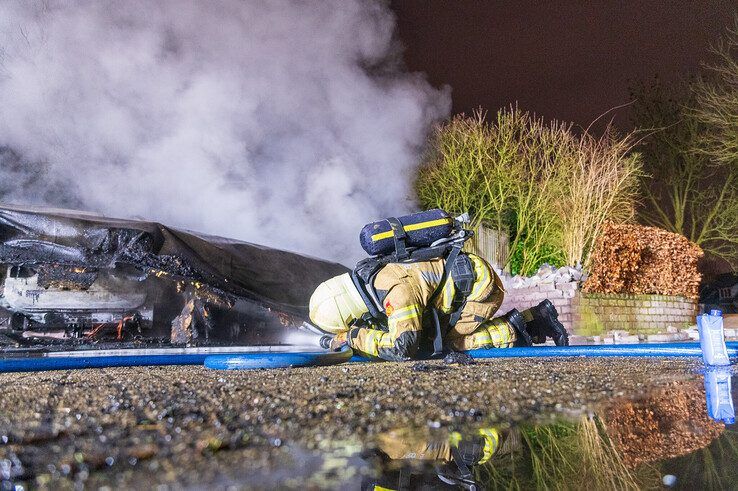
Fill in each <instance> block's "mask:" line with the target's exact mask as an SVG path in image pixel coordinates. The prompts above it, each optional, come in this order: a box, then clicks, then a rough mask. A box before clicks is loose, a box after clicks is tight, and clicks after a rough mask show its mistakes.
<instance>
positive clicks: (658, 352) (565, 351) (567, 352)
mask: <svg viewBox="0 0 738 491" xmlns="http://www.w3.org/2000/svg"><path fill="white" fill-rule="evenodd" d="M726 345H727V347H728V356H730V357H735V356H738V342H729V343H726ZM468 353H469V354H470V355H471V356H472V357H473V358H524V357H536V358H540V357H551V356H567V357H568V356H585V357H596V356H654V357H655V356H669V357H675V356H676V357H689V356H702V349H701V348H700V344H699V343H652V344H648V343H644V344H611V345H607V344H605V345H582V346H539V347H528V348H522V347H521V348H507V349H499V348H498V349H479V350H472V351H468Z"/></svg>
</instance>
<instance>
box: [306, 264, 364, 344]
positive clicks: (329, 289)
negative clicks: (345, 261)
mask: <svg viewBox="0 0 738 491" xmlns="http://www.w3.org/2000/svg"><path fill="white" fill-rule="evenodd" d="M368 311H369V309H368V308H367V306H366V304H365V303H364V301H363V300H362V298H361V295H360V294H359V291H358V290H357V289H356V286H354V283H353V281H351V277H350V276H349V274H348V273H344V274H342V275H340V276H335V277H333V278H331V279H329V280H327V281H324V282H323V283H321V284H320V285H318V288H316V289H315V291H314V292H313V295H312V296H311V297H310V320H312V321H313V323H314V324H315V325H316V326H318V327H319V328H321V329H323V330H324V331H326V332H329V333H331V334H338V333H340V332H345V331H348V329H349V326H350V325H351V323H352V322H353V321H355V320H356V319H359V318H361V316H362V315H364V314H366V313H367V312H368Z"/></svg>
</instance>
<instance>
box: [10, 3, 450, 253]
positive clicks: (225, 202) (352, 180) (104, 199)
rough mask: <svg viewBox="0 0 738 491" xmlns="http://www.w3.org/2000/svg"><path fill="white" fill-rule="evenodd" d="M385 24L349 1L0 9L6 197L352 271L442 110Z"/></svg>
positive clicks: (397, 198) (393, 207) (403, 200)
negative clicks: (146, 222) (254, 246)
mask: <svg viewBox="0 0 738 491" xmlns="http://www.w3.org/2000/svg"><path fill="white" fill-rule="evenodd" d="M393 31H394V19H393V17H392V14H391V12H390V11H389V10H388V8H387V7H386V5H385V4H384V3H379V2H371V1H359V0H333V1H329V0H315V1H311V2H308V1H298V0H295V1H288V0H248V1H241V0H217V1H216V0H207V1H206V0H157V1H149V0H146V1H145V0H127V1H125V2H117V1H103V0H89V1H84V0H69V1H59V0H56V1H55V0H46V1H31V0H17V1H16V0H6V1H4V2H2V3H0V199H1V200H3V201H5V202H13V203H31V204H50V205H60V206H66V207H77V208H83V209H87V210H91V211H96V212H101V213H104V214H106V215H108V216H123V217H141V218H148V219H155V220H160V221H163V222H165V223H168V224H171V225H175V226H180V227H184V228H189V229H193V230H198V231H203V232H206V233H211V234H217V235H222V236H227V237H236V238H239V239H244V240H249V241H252V242H257V243H261V244H265V245H270V246H277V247H282V248H286V249H290V250H295V251H300V252H305V253H309V254H313V255H317V256H322V257H327V258H332V259H336V260H340V261H343V262H346V263H350V262H351V261H353V260H355V259H356V258H357V257H358V256H359V254H360V252H361V251H360V249H359V247H358V244H357V242H358V239H357V237H358V231H359V228H360V226H361V225H362V224H363V223H364V222H366V221H368V220H372V219H375V218H378V217H381V216H383V215H386V214H391V213H399V212H402V211H405V210H407V209H408V208H410V207H411V202H410V201H409V196H410V194H411V193H410V187H409V186H410V180H411V179H412V173H413V172H412V171H413V168H414V166H415V165H416V163H417V159H418V153H419V151H420V147H421V145H422V143H423V141H424V137H425V133H426V131H427V129H428V126H429V124H430V123H431V122H432V121H433V120H434V119H437V118H440V117H443V116H444V115H445V114H446V113H447V112H448V110H449V106H450V101H449V96H448V93H447V92H445V91H444V92H439V91H436V90H434V89H433V88H432V87H430V86H429V85H428V84H427V83H426V82H425V80H424V78H423V77H422V76H421V75H418V74H408V73H404V72H403V71H402V70H401V69H400V68H398V65H397V64H395V63H394V62H393V60H397V59H398V56H397V55H398V53H397V45H396V43H395V42H394V40H393V39H394V38H393Z"/></svg>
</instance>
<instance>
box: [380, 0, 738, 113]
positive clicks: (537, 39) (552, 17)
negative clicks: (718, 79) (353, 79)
mask: <svg viewBox="0 0 738 491" xmlns="http://www.w3.org/2000/svg"><path fill="white" fill-rule="evenodd" d="M391 5H392V8H393V10H394V11H395V12H396V14H397V22H398V27H399V37H400V39H401V41H402V43H403V44H404V46H405V54H404V58H405V61H406V63H407V65H408V68H409V69H411V70H414V71H423V72H425V73H426V74H427V75H428V79H429V80H430V82H431V83H432V84H433V85H436V86H442V85H446V84H447V85H450V86H451V87H452V89H453V91H452V97H453V111H454V112H455V113H458V112H467V113H468V112H470V111H471V110H473V109H474V108H476V107H478V106H480V105H481V106H482V107H484V108H486V109H488V110H490V111H496V110H497V109H498V108H500V107H503V106H506V105H508V104H510V103H511V102H515V101H518V103H519V105H520V107H521V108H523V109H526V110H529V111H533V112H536V113H537V114H539V115H541V116H543V117H544V118H546V119H551V118H556V119H561V120H565V121H573V122H575V123H577V124H579V125H583V126H586V125H587V124H588V123H590V122H591V121H592V120H593V119H595V118H596V117H597V116H599V115H600V114H602V113H603V112H605V111H606V110H608V109H610V108H612V107H615V106H618V105H621V104H623V103H627V102H628V101H629V100H630V98H629V95H628V87H629V86H631V85H632V84H633V81H635V80H650V79H652V78H653V77H654V76H655V75H656V74H658V75H659V77H661V78H662V79H663V80H673V79H678V78H680V77H684V76H686V75H688V74H689V73H694V72H695V71H696V70H697V68H698V67H699V65H700V60H703V59H705V58H706V56H707V55H708V53H707V51H708V48H709V45H710V43H712V42H714V41H715V40H716V39H717V38H718V37H719V36H720V34H722V33H723V32H724V29H725V28H726V27H727V26H728V25H730V24H731V23H732V19H733V15H734V13H735V12H736V11H738V1H736V0H733V1H683V0H673V1H638V2H636V1H630V2H622V1H603V0H592V1H586V2H584V1H581V2H571V1H570V2H563V1H557V2H546V3H545V4H544V2H534V1H527V0H525V1H523V0H519V1H494V2H491V1H490V2H486V1H468V0H454V1H450V0H449V1H441V0H431V1H429V0H394V1H392V2H391ZM616 122H617V123H618V124H619V125H620V126H623V127H625V126H628V125H629V117H628V114H627V110H625V111H622V110H621V111H619V113H618V115H617V118H616Z"/></svg>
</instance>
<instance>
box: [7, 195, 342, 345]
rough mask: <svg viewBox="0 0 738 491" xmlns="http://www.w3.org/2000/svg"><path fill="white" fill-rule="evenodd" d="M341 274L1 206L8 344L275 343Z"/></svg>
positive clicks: (216, 242)
mask: <svg viewBox="0 0 738 491" xmlns="http://www.w3.org/2000/svg"><path fill="white" fill-rule="evenodd" d="M345 271H346V268H344V267H343V266H341V265H338V264H335V263H330V262H326V261H321V260H318V259H315V258H310V257H306V256H302V255H299V254H295V253H291V252H286V251H281V250H276V249H272V248H268V247H263V246H259V245H256V244H250V243H246V242H240V241H236V240H231V239H225V238H221V237H213V236H208V235H203V234H198V233H195V232H191V231H184V230H180V229H175V228H171V227H167V226H165V225H162V224H160V223H156V222H145V221H135V220H119V219H113V218H107V217H101V216H97V215H93V214H88V213H84V212H77V211H69V210H55V209H44V208H32V207H19V206H1V207H0V278H1V279H2V290H0V295H1V296H0V343H2V344H3V345H4V346H5V349H9V348H12V347H22V346H28V345H35V346H38V345H50V344H72V345H81V344H85V345H86V344H97V345H100V346H109V345H110V343H115V344H116V345H131V344H134V345H139V344H140V345H151V344H157V345H167V344H173V345H203V344H215V345H223V344H233V343H238V344H275V343H279V342H280V341H281V340H282V339H283V338H284V334H285V329H289V328H294V327H297V326H299V325H301V324H302V323H303V322H304V321H306V320H307V304H308V299H309V297H310V293H311V292H312V290H313V289H314V288H315V286H316V285H318V284H319V283H320V282H321V281H324V280H325V279H327V278H329V277H331V276H333V275H336V274H340V273H343V272H345Z"/></svg>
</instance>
